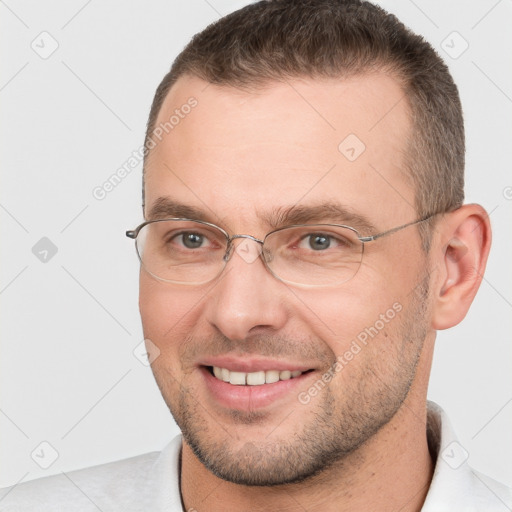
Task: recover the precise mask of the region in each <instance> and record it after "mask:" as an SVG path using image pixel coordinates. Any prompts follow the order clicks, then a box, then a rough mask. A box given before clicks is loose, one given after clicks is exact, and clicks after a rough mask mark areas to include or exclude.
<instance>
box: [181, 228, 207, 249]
mask: <svg viewBox="0 0 512 512" xmlns="http://www.w3.org/2000/svg"><path fill="white" fill-rule="evenodd" d="M175 238H177V239H178V240H180V241H181V243H182V244H183V245H184V246H185V247H186V248H187V249H198V248H199V247H201V246H202V245H203V242H205V241H206V238H205V237H204V236H203V235H200V234H199V233H192V232H187V233H181V234H179V235H177V236H176V237H175Z"/></svg>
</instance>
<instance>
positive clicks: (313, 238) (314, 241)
mask: <svg viewBox="0 0 512 512" xmlns="http://www.w3.org/2000/svg"><path fill="white" fill-rule="evenodd" d="M306 243H307V246H308V248H310V249H313V250H314V251H323V250H324V249H329V247H330V246H331V237H329V236H326V235H322V234H317V233H315V234H312V235H308V236H307V237H306Z"/></svg>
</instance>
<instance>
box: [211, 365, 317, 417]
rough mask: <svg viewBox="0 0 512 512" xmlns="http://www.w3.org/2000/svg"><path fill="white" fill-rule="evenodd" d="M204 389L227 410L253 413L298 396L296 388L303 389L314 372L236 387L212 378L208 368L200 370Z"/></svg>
mask: <svg viewBox="0 0 512 512" xmlns="http://www.w3.org/2000/svg"><path fill="white" fill-rule="evenodd" d="M201 372H202V374H203V376H204V379H205V382H206V387H207V388H208V391H209V392H210V394H211V395H212V396H213V398H214V399H215V401H216V402H217V403H218V404H219V405H221V406H223V407H226V408H228V409H234V410H237V411H254V410H255V409H261V408H263V407H267V406H269V405H272V404H273V403H275V402H277V401H278V400H280V399H282V398H284V397H287V396H288V397H289V396H290V395H293V396H294V397H295V398H296V397H297V395H298V391H297V388H298V387H303V388H304V389H305V387H304V381H305V380H306V379H308V378H309V377H310V374H312V373H314V372H308V373H305V374H304V373H303V374H302V375H301V376H299V377H294V378H292V379H288V380H280V381H277V382H273V383H272V384H262V385H260V386H237V385H234V384H230V383H229V382H224V381H223V380H219V379H217V377H214V376H213V375H212V374H211V373H210V370H209V369H208V368H205V367H203V368H201Z"/></svg>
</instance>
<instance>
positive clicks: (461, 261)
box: [432, 204, 491, 330]
mask: <svg viewBox="0 0 512 512" xmlns="http://www.w3.org/2000/svg"><path fill="white" fill-rule="evenodd" d="M437 229H438V236H437V242H436V248H434V247H432V249H433V250H434V251H435V252H436V254H435V260H436V261H435V262H433V263H434V265H436V267H437V268H438V269H439V274H438V275H439V280H438V281H437V283H436V286H435V287H434V289H433V293H434V294H435V296H434V297H433V299H434V302H433V314H432V322H433V325H432V327H433V328H434V329H437V330H440V329H448V328H449V327H453V326H454V325H457V324H458V323H459V322H460V321H461V320H462V319H463V318H464V317H465V316H466V313H467V312H468V310H469V307H470V306H471V303H472V302H473V299H474V297H475V295H476V292H477V291H478V288H479V286H480V283H481V281H482V277H483V274H484V271H485V265H486V263H487V257H488V254H489V249H490V245H491V227H490V223H489V217H488V215H487V212H486V211H485V210H484V209H483V208H482V207H481V206H479V205H475V204H470V205H464V206H462V207H461V208H459V209H458V210H456V211H454V212H452V213H449V214H447V215H445V217H444V219H443V220H441V221H440V222H439V224H438V225H437Z"/></svg>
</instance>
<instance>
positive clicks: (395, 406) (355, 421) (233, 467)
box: [155, 276, 428, 486]
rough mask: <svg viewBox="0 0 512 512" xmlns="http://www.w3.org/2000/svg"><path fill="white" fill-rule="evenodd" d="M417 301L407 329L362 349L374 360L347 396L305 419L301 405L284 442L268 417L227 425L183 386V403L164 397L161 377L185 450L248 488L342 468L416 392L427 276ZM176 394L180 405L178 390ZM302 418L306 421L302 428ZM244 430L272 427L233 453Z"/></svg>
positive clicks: (327, 394)
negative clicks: (261, 437) (240, 427)
mask: <svg viewBox="0 0 512 512" xmlns="http://www.w3.org/2000/svg"><path fill="white" fill-rule="evenodd" d="M412 295H413V298H412V299H411V302H410V303H409V305H408V306H407V307H405V308H404V309H403V310H402V312H401V313H400V315H399V317H400V318H398V315H397V317H396V319H394V320H393V322H395V321H398V322H400V324H399V327H398V328H397V329H396V330H395V331H394V332H392V333H391V332H390V333H386V334H387V336H381V335H380V334H384V332H382V333H380V334H379V336H378V337H376V338H374V339H373V340H371V341H370V342H369V345H368V346H367V347H364V348H363V349H362V352H364V351H367V350H372V357H365V359H364V361H365V362H366V364H365V365H364V366H363V365H359V366H356V367H354V368H355V369H354V368H351V370H353V371H352V373H351V377H350V381H349V383H348V384H347V385H346V386H345V387H344V389H343V393H342V394H341V396H340V397H337V396H335V394H334V393H333V387H332V386H329V385H327V386H326V387H325V388H324V389H323V390H322V392H321V393H319V394H318V396H316V397H314V399H313V400H312V405H311V404H310V405H311V407H312V410H310V411H309V412H308V413H307V415H304V413H303V412H302V411H301V409H302V408H303V407H304V405H302V404H300V403H299V402H297V405H296V410H295V409H294V410H293V411H292V412H291V413H288V414H289V418H290V423H291V424H293V425H295V427H294V428H295V430H294V432H293V433H292V434H289V433H288V434H286V435H283V436H282V437H280V436H279V429H276V430H275V432H272V430H273V429H274V428H275V424H276V423H278V422H279V420H276V419H274V420H273V421H272V422H269V423H266V417H267V415H266V414H264V413H258V412H256V411H254V412H249V413H245V412H239V411H238V412H237V411H233V413H232V414H231V417H230V420H231V421H230V422H226V423H225V424H221V420H220V419H214V418H213V417H212V416H211V415H210V414H208V412H206V410H205V406H204V405H202V404H200V403H199V402H198V400H197V399H196V398H195V397H194V395H193V392H192V391H189V390H188V389H187V388H185V387H184V386H180V389H179V392H178V399H177V400H176V399H175V398H174V399H171V398H170V397H171V396H172V393H171V392H170V391H169V390H167V392H165V390H164V389H162V386H161V383H160V382H159V381H161V379H159V378H158V376H157V373H156V372H155V377H157V383H158V384H159V386H160V388H161V391H162V394H163V396H164V399H166V402H167V405H168V406H169V408H170V410H171V413H172V414H173V416H174V419H175V420H176V423H177V424H178V426H179V427H180V429H181V431H182V434H183V437H184V440H185V442H186V443H187V445H188V446H189V447H190V448H191V450H192V451H193V453H194V454H195V455H196V457H197V458H198V459H199V461H200V462H201V463H202V464H203V465H204V466H205V467H207V468H208V469H209V470H210V471H211V472H212V473H213V474H215V475H216V476H217V477H219V478H221V479H223V480H226V481H229V482H233V483H235V484H240V485H246V486H278V485H285V484H295V483H300V482H304V481H306V480H309V479H312V478H313V477H315V476H317V475H319V474H321V473H322V472H325V471H326V470H327V469H329V468H331V467H332V466H334V465H337V466H338V465H339V466H340V468H342V467H343V463H344V460H345V459H346V458H347V456H349V455H352V454H354V453H355V452H357V450H358V448H359V447H360V446H361V445H362V444H363V443H365V441H367V440H368V439H370V438H371V437H372V436H373V435H375V434H376V433H377V432H378V431H379V430H380V429H382V428H383V427H384V426H385V425H386V424H387V423H388V422H389V421H390V420H391V419H392V418H393V417H394V415H395V414H396V413H397V411H398V410H399V409H400V407H401V406H402V404H403V402H404V400H405V399H406V397H407V395H408V393H409V390H410V388H411V386H412V383H413V381H414V378H415V375H416V369H417V366H418V361H419V358H420V355H421V350H422V347H423V342H424V340H425V337H426V334H427V321H426V311H425V308H426V304H427V297H428V276H424V278H423V281H422V282H421V283H420V284H419V285H418V286H417V287H416V289H415V291H414V292H413V294H412ZM370 344H373V346H370ZM377 344H387V346H386V347H385V349H386V350H385V352H386V353H388V351H390V354H389V355H388V356H387V358H386V359H385V360H383V358H382V357H379V351H380V348H379V347H378V346H377ZM383 348H384V347H383ZM356 357H359V356H356ZM355 359H356V358H355ZM350 364H351V365H352V364H355V365H357V364H358V363H357V362H356V361H354V362H353V363H350ZM342 371H344V370H342ZM335 379H336V377H334V379H333V381H334V380H335ZM173 393H174V397H176V390H174V391H173ZM166 397H169V399H167V398H166ZM294 414H297V419H294ZM299 414H302V416H300V420H298V418H299ZM285 423H287V420H286V419H285V420H284V421H283V424H285ZM237 424H238V425H251V424H252V425H255V426H256V425H257V426H259V427H260V428H261V425H265V424H266V425H268V430H269V435H268V436H267V438H265V441H259V442H254V441H252V440H251V439H247V441H246V442H244V444H243V445H242V446H241V447H240V448H238V449H234V448H233V447H234V445H235V437H238V436H236V435H235V434H234V432H235V431H236V428H237ZM230 431H231V432H230Z"/></svg>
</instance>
